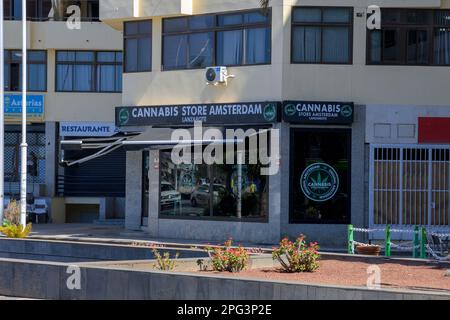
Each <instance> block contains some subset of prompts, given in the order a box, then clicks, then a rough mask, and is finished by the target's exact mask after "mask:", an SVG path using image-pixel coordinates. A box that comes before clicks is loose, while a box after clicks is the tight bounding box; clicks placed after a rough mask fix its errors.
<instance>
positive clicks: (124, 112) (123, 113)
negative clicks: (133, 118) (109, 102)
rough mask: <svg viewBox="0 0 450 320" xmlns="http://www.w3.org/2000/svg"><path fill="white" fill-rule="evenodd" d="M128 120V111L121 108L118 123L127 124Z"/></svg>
mask: <svg viewBox="0 0 450 320" xmlns="http://www.w3.org/2000/svg"><path fill="white" fill-rule="evenodd" d="M128 120H130V113H129V112H128V110H127V109H122V110H120V112H119V123H120V124H121V125H124V124H127V123H128Z"/></svg>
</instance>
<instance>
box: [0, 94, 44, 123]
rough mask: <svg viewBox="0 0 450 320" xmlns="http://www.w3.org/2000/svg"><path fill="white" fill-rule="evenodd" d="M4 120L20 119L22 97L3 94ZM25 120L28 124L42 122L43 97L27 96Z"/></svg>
mask: <svg viewBox="0 0 450 320" xmlns="http://www.w3.org/2000/svg"><path fill="white" fill-rule="evenodd" d="M4 102H5V119H6V120H9V121H20V119H21V118H22V95H21V94H5V100H4ZM27 120H28V121H30V122H42V121H44V96H43V95H27Z"/></svg>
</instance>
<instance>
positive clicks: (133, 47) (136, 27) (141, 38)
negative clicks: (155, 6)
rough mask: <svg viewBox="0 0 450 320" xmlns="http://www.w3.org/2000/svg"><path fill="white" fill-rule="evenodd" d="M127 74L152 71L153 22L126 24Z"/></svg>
mask: <svg viewBox="0 0 450 320" xmlns="http://www.w3.org/2000/svg"><path fill="white" fill-rule="evenodd" d="M124 48H125V72H148V71H151V70H152V21H151V20H144V21H132V22H125V23H124Z"/></svg>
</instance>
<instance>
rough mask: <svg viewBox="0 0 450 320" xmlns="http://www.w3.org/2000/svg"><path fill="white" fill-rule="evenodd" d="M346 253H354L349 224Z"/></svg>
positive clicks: (351, 229) (351, 230) (351, 231)
mask: <svg viewBox="0 0 450 320" xmlns="http://www.w3.org/2000/svg"><path fill="white" fill-rule="evenodd" d="M347 239H348V244H347V253H348V254H354V253H355V252H354V247H353V239H354V238H353V225H351V224H349V225H348V227H347Z"/></svg>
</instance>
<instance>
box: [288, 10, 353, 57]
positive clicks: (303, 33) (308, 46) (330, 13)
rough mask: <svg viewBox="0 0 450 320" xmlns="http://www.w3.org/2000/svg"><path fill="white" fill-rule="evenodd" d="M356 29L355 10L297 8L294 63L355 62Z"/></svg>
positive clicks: (293, 14)
mask: <svg viewBox="0 0 450 320" xmlns="http://www.w3.org/2000/svg"><path fill="white" fill-rule="evenodd" d="M352 29H353V9H352V8H341V7H339V8H337V7H301V8H300V7H299V8H294V9H293V13H292V49H291V50H292V56H291V60H292V63H333V64H350V63H352V45H353V44H352V38H353V37H352Z"/></svg>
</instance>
